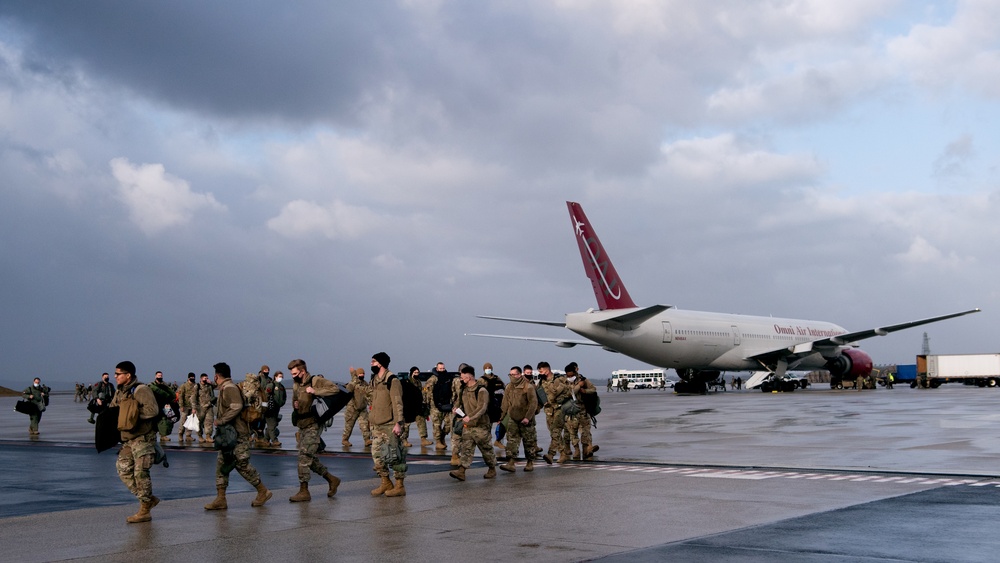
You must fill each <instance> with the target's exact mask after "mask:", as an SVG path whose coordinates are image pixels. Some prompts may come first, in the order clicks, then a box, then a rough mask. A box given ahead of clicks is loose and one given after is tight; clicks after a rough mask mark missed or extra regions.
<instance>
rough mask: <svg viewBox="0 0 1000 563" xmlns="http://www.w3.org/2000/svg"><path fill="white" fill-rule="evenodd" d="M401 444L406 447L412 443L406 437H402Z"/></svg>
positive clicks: (411, 445) (410, 446) (409, 446)
mask: <svg viewBox="0 0 1000 563" xmlns="http://www.w3.org/2000/svg"><path fill="white" fill-rule="evenodd" d="M403 446H404V447H407V448H412V447H413V444H411V443H410V441H409V440H407V439H405V438H404V439H403Z"/></svg>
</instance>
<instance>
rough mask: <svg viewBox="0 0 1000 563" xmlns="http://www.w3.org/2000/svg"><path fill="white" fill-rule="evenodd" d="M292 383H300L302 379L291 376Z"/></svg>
mask: <svg viewBox="0 0 1000 563" xmlns="http://www.w3.org/2000/svg"><path fill="white" fill-rule="evenodd" d="M292 381H294V382H295V383H302V378H301V377H295V376H292Z"/></svg>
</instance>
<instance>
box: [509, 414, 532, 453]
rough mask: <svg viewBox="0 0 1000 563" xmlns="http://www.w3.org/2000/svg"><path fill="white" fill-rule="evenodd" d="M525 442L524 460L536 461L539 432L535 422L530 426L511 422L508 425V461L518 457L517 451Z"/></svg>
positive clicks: (529, 424)
mask: <svg viewBox="0 0 1000 563" xmlns="http://www.w3.org/2000/svg"><path fill="white" fill-rule="evenodd" d="M522 441H524V459H535V456H536V455H537V452H536V451H535V450H536V449H537V448H538V432H537V431H536V430H535V421H534V420H532V421H531V422H529V423H528V424H521V423H520V422H519V421H516V422H515V421H511V423H510V424H509V425H507V459H513V458H515V457H517V450H518V449H519V448H520V446H521V442H522Z"/></svg>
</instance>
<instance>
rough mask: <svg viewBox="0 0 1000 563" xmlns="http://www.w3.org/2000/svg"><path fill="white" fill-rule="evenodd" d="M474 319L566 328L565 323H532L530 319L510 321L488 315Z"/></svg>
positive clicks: (506, 318) (507, 318) (509, 319)
mask: <svg viewBox="0 0 1000 563" xmlns="http://www.w3.org/2000/svg"><path fill="white" fill-rule="evenodd" d="M476 318H477V319H491V320H494V321H510V322H512V323H528V324H533V325H545V326H558V327H561V328H566V323H565V322H563V321H534V320H531V319H512V318H510V317H491V316H489V315H476Z"/></svg>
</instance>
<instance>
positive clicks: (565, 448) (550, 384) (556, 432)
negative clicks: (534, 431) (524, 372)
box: [538, 362, 572, 465]
mask: <svg viewBox="0 0 1000 563" xmlns="http://www.w3.org/2000/svg"><path fill="white" fill-rule="evenodd" d="M538 373H539V374H541V376H542V390H543V391H544V392H545V405H544V409H545V423H546V424H547V425H548V427H549V438H550V441H549V449H548V452H547V453H546V454H545V455H543V456H542V458H543V459H544V460H545V463H548V464H549V465H551V464H552V456H554V455H555V454H557V453H558V454H559V463H566V462H567V461H569V459H570V450H569V435H568V433H567V432H566V415H564V414H563V410H562V404H563V403H565V402H566V401H568V400H570V399H571V398H572V395H571V394H570V390H569V385H567V384H566V378H565V377H563V376H561V375H556V374H554V373H552V368H551V367H549V363H548V362H538Z"/></svg>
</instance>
